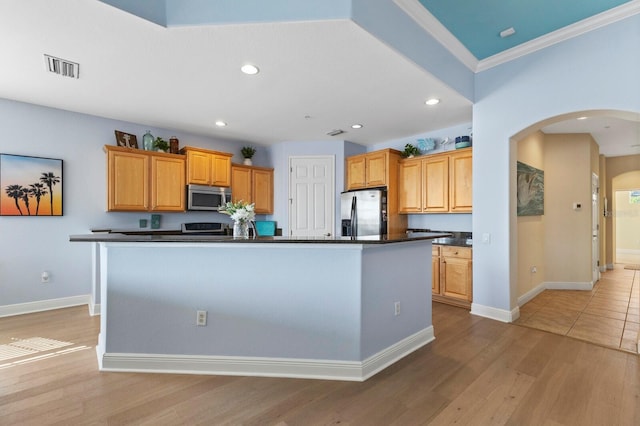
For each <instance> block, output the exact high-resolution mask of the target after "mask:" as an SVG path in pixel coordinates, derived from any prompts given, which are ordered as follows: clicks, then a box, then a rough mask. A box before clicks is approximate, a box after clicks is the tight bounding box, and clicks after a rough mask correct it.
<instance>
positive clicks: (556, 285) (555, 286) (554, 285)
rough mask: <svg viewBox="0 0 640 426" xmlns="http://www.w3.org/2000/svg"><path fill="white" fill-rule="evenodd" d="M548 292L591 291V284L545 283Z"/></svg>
mask: <svg viewBox="0 0 640 426" xmlns="http://www.w3.org/2000/svg"><path fill="white" fill-rule="evenodd" d="M544 285H545V288H546V289H548V290H593V283H592V282H546V283H544Z"/></svg>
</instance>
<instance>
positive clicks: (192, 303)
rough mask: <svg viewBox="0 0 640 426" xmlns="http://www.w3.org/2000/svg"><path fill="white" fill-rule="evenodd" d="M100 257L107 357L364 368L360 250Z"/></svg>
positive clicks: (112, 249)
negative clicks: (313, 362) (238, 359)
mask: <svg viewBox="0 0 640 426" xmlns="http://www.w3.org/2000/svg"><path fill="white" fill-rule="evenodd" d="M103 248H104V249H106V251H105V252H104V253H102V254H104V255H106V256H107V262H106V263H107V265H108V270H107V271H106V281H107V284H106V299H107V303H106V312H105V314H106V322H105V325H106V340H105V348H104V349H105V352H106V353H132V354H169V355H171V354H175V355H211V356H243V357H272V358H279V357H281V358H301V359H327V360H347V361H356V360H360V359H361V354H360V348H359V344H360V328H361V324H360V317H361V311H360V309H361V308H360V282H361V246H358V245H353V246H340V247H337V246H335V245H332V246H312V245H306V246H304V245H299V244H297V245H294V246H290V245H269V246H268V248H267V246H265V245H264V244H263V245H253V244H249V245H247V244H211V245H207V244H204V245H203V244H194V245H192V246H188V245H185V244H179V243H176V244H172V243H169V244H167V243H163V244H154V243H139V244H136V243H124V244H118V243H108V244H106V245H105V246H104V247H103ZM198 310H204V311H207V312H208V321H207V325H206V326H205V327H199V326H196V311H198ZM103 332H105V330H103Z"/></svg>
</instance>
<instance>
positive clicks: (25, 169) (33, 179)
mask: <svg viewBox="0 0 640 426" xmlns="http://www.w3.org/2000/svg"><path fill="white" fill-rule="evenodd" d="M0 216H62V160H57V159H55V158H42V157H29V156H24V155H13V154H0Z"/></svg>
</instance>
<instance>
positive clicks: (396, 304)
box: [393, 302, 400, 316]
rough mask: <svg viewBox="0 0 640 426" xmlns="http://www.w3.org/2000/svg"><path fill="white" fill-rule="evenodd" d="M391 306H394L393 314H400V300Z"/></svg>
mask: <svg viewBox="0 0 640 426" xmlns="http://www.w3.org/2000/svg"><path fill="white" fill-rule="evenodd" d="M393 308H394V315H395V316H398V315H400V302H396V303H394V304H393Z"/></svg>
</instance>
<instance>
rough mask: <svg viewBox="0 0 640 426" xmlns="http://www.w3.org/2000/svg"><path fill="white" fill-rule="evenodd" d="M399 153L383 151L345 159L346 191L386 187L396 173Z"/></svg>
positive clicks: (389, 150)
mask: <svg viewBox="0 0 640 426" xmlns="http://www.w3.org/2000/svg"><path fill="white" fill-rule="evenodd" d="M398 160H400V151H396V150H395V149H383V150H380V151H374V152H368V153H366V154H359V155H354V156H352V157H348V158H347V184H346V187H347V190H350V189H359V188H374V187H377V186H388V185H389V183H390V179H389V178H390V176H392V175H395V173H397V163H398Z"/></svg>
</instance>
